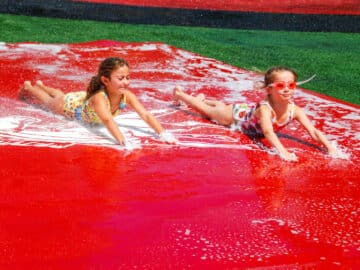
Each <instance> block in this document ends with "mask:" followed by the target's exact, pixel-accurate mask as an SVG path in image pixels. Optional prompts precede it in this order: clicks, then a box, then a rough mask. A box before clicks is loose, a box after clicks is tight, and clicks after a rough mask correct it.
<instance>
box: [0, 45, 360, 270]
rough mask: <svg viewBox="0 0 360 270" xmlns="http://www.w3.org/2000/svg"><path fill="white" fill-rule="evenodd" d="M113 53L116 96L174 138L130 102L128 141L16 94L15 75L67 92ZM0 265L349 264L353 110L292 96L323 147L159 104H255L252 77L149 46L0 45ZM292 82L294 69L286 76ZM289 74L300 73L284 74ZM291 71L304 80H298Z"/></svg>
mask: <svg viewBox="0 0 360 270" xmlns="http://www.w3.org/2000/svg"><path fill="white" fill-rule="evenodd" d="M109 56H120V57H124V58H126V59H127V60H128V62H129V63H130V65H131V70H132V73H131V74H132V75H131V76H132V89H133V91H134V92H135V93H136V94H137V96H138V97H139V99H140V100H141V101H142V102H143V104H144V105H145V107H146V108H147V109H148V110H149V111H151V112H152V113H153V114H154V115H155V116H156V117H157V118H158V119H159V121H160V122H161V123H162V124H163V125H164V126H165V127H166V128H167V129H168V130H170V131H171V132H172V133H173V134H174V135H175V136H176V137H177V138H178V139H179V140H180V143H179V144H178V145H176V146H171V145H167V144H164V143H161V142H159V141H158V140H157V139H156V138H155V136H154V134H153V132H152V130H151V129H149V128H148V127H147V126H146V124H144V123H143V122H142V121H141V120H140V119H139V118H138V116H137V115H136V114H134V112H133V111H132V110H131V109H128V110H126V111H125V112H124V113H123V114H122V115H121V116H120V117H119V118H117V119H116V121H117V122H118V123H119V126H120V128H121V129H122V130H123V132H124V133H125V135H126V136H127V137H128V138H129V140H130V141H132V143H133V144H134V145H136V146H137V149H135V150H133V151H131V152H128V151H125V150H124V149H121V148H119V147H117V146H116V145H115V144H114V143H113V141H112V140H111V138H110V136H109V135H108V134H107V133H106V130H104V129H103V128H96V129H89V128H87V127H84V126H82V125H80V124H78V123H76V122H73V121H68V120H66V119H64V118H63V117H61V116H55V115H53V114H51V113H48V112H44V111H42V110H41V109H40V108H38V107H35V106H31V105H28V104H27V103H24V102H23V101H20V100H18V99H17V90H18V88H19V86H20V84H21V83H22V82H23V81H24V80H32V81H33V82H34V81H35V80H38V79H41V80H42V81H44V83H46V84H48V85H51V86H53V87H58V88H61V89H64V91H65V92H68V91H74V90H83V89H85V87H86V84H87V82H88V80H89V79H90V77H91V76H93V75H95V73H96V69H97V66H98V64H99V62H100V61H101V60H103V59H104V58H106V57H109ZM0 67H1V71H0V72H1V76H0V84H1V85H2V90H1V95H0V105H1V110H0V153H1V154H0V162H1V169H0V172H1V174H0V175H1V182H0V207H1V211H0V268H1V269H242V268H250V269H251V268H254V269H267V268H268V269H274V268H275V267H278V268H276V269H357V268H359V267H360V262H359V252H360V245H359V240H360V235H359V225H360V224H359V223H360V220H359V214H360V213H359V209H360V208H359V206H360V205H359V200H358V194H359V160H360V154H359V149H360V142H359V134H360V127H359V118H360V110H359V107H358V106H355V105H351V104H347V103H344V102H341V101H339V100H335V99H332V98H329V97H326V96H321V95H318V94H314V93H312V92H310V91H308V90H304V89H299V90H298V91H297V93H296V102H297V104H299V105H300V106H303V107H304V108H305V110H306V111H307V113H308V115H309V117H310V118H311V120H312V121H313V122H314V124H315V125H316V126H317V127H318V128H320V129H321V130H323V131H324V132H325V133H326V134H328V138H329V139H330V140H331V141H334V142H336V143H337V145H338V148H339V149H340V151H341V153H342V156H341V157H342V158H339V159H333V158H330V157H328V156H326V155H325V154H324V153H323V152H322V149H319V148H318V146H317V145H314V143H313V142H312V141H311V139H310V138H309V136H308V135H307V134H306V133H305V131H303V130H302V129H299V128H298V126H297V125H296V124H294V125H291V126H289V127H288V128H287V129H286V131H284V133H283V134H282V138H281V140H282V141H283V143H284V144H285V146H286V147H288V148H290V149H291V150H292V151H294V152H296V154H297V155H298V157H299V162H297V163H288V162H284V161H281V160H280V159H279V158H278V157H277V156H274V155H271V154H270V153H269V149H268V146H267V144H266V142H264V141H258V142H255V141H253V140H252V139H250V138H248V137H246V136H245V135H243V134H241V133H239V132H234V131H231V130H230V129H228V128H225V127H222V126H218V125H215V124H213V123H211V122H210V121H209V120H207V119H204V118H202V117H200V116H199V115H198V114H197V113H196V112H194V111H192V110H189V109H186V110H183V109H181V108H178V107H174V106H173V105H172V89H173V87H174V86H175V85H182V86H183V87H184V88H185V89H187V90H188V91H189V92H192V93H194V94H196V93H200V92H202V93H205V94H206V95H210V96H213V97H215V98H218V99H222V100H224V101H226V102H229V103H231V102H242V101H247V102H250V103H251V102H256V101H257V100H259V99H261V98H262V97H263V95H264V93H262V92H256V91H254V90H252V88H253V84H254V82H256V81H259V80H261V79H262V77H261V75H259V74H256V73H251V72H249V71H246V70H242V69H239V68H235V67H233V66H229V65H227V64H224V63H221V62H219V61H216V60H214V59H208V58H205V57H202V56H199V55H196V54H193V53H191V52H187V51H184V50H180V49H177V48H174V47H171V46H168V45H166V44H161V43H120V42H114V41H96V42H90V43H80V44H37V43H16V44H6V43H2V44H0ZM300 75H301V74H300ZM300 79H302V78H301V76H300ZM303 79H304V78H303Z"/></svg>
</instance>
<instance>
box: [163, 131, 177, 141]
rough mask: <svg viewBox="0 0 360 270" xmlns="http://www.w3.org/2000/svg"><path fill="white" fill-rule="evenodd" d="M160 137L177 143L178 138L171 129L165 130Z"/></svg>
mask: <svg viewBox="0 0 360 270" xmlns="http://www.w3.org/2000/svg"><path fill="white" fill-rule="evenodd" d="M159 139H160V141H162V142H166V143H177V142H178V140H177V139H176V138H175V137H174V135H172V134H171V133H170V132H169V131H163V132H161V133H160V134H159Z"/></svg>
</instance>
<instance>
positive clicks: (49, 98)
mask: <svg viewBox="0 0 360 270" xmlns="http://www.w3.org/2000/svg"><path fill="white" fill-rule="evenodd" d="M40 84H42V83H41V82H40ZM54 90H56V91H51V90H49V91H46V90H45V89H43V87H40V86H39V84H38V82H37V84H36V85H35V86H32V85H31V83H30V81H25V82H24V84H23V85H22V87H21V88H20V91H19V94H20V96H22V95H24V96H25V95H26V93H28V94H30V97H32V98H35V99H36V100H37V101H39V105H40V106H41V107H43V108H44V109H47V110H50V111H52V112H54V113H60V114H62V113H63V107H64V93H63V92H62V91H61V90H58V89H54Z"/></svg>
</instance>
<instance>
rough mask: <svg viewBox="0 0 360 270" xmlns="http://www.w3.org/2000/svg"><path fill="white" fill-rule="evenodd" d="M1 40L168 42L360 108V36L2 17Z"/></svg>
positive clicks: (0, 15)
mask: <svg viewBox="0 0 360 270" xmlns="http://www.w3.org/2000/svg"><path fill="white" fill-rule="evenodd" d="M0 24H1V30H0V41H3V42H24V41H34V42H44V43H72V42H82V41H92V40H100V39H110V40H118V41H128V42H144V41H148V42H163V43H167V44H169V45H173V46H176V47H178V48H182V49H185V50H188V51H191V52H195V53H198V54H201V55H203V56H207V57H210V58H215V59H217V60H220V61H223V62H226V63H228V64H230V65H233V66H237V67H241V68H245V69H248V70H253V71H264V70H266V69H267V68H268V67H270V66H273V65H286V66H289V67H292V68H294V69H295V70H297V71H298V73H299V76H300V79H305V78H307V77H310V76H311V75H313V74H317V77H316V79H315V80H313V81H312V82H310V83H308V84H306V88H308V89H311V90H313V91H316V92H319V93H323V94H325V95H328V96H332V97H335V98H337V99H341V100H344V101H347V102H350V103H353V104H357V105H360V94H359V92H360V61H359V59H360V46H359V44H360V34H359V33H352V34H351V33H323V32H320V33H319V32H318V33H310V32H287V31H256V30H238V29H217V28H205V27H182V26H156V25H132V24H123V23H112V22H111V23H110V22H96V21H86V20H67V19H54V18H40V17H27V16H17V15H8V14H0Z"/></svg>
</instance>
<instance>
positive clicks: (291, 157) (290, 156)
mask: <svg viewBox="0 0 360 270" xmlns="http://www.w3.org/2000/svg"><path fill="white" fill-rule="evenodd" d="M279 155H280V157H281V158H282V159H283V160H286V161H298V157H297V156H296V155H295V153H290V152H287V151H286V152H285V153H280V154H279Z"/></svg>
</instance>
